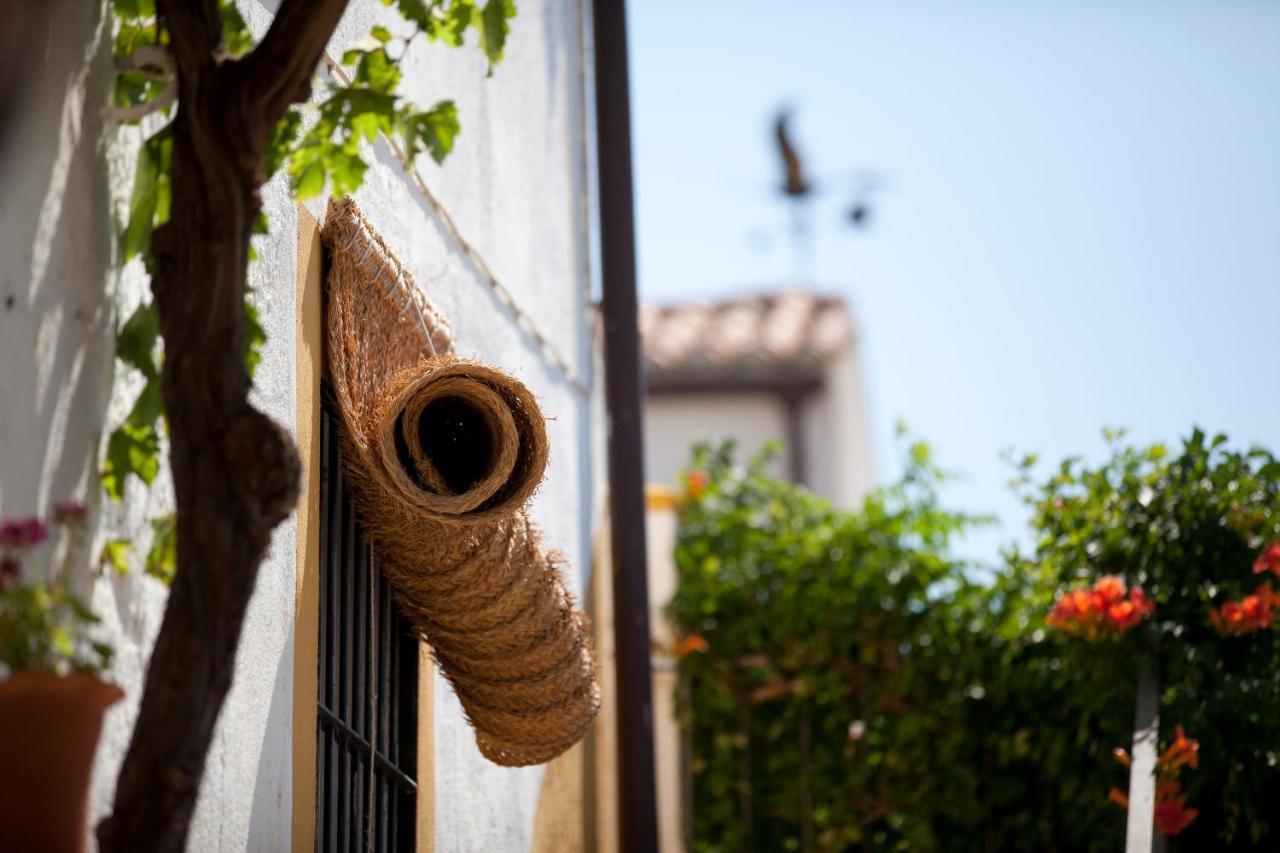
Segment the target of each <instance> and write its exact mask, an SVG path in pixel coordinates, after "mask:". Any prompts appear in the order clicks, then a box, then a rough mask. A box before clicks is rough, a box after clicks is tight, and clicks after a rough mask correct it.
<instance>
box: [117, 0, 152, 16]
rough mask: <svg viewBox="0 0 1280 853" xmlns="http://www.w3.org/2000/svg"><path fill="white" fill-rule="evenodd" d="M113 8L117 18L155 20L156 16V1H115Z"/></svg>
mask: <svg viewBox="0 0 1280 853" xmlns="http://www.w3.org/2000/svg"><path fill="white" fill-rule="evenodd" d="M111 8H112V10H113V11H114V12H115V14H116V17H117V18H124V19H131V18H154V17H155V15H156V4H155V0H113V2H112V4H111Z"/></svg>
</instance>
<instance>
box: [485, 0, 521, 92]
mask: <svg viewBox="0 0 1280 853" xmlns="http://www.w3.org/2000/svg"><path fill="white" fill-rule="evenodd" d="M515 15H516V3H515V0H489V2H487V3H485V4H484V9H483V10H482V11H481V12H480V18H481V21H482V23H483V25H482V26H481V28H480V47H481V49H482V50H484V55H485V56H487V57H489V73H490V74H492V73H493V66H495V65H497V64H498V63H499V62H501V61H502V51H503V49H504V48H505V47H506V45H507V34H508V33H510V32H511V27H510V25H509V24H508V23H507V21H509V20H510V19H511V18H514V17H515Z"/></svg>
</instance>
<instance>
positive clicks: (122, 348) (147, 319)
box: [116, 302, 160, 379]
mask: <svg viewBox="0 0 1280 853" xmlns="http://www.w3.org/2000/svg"><path fill="white" fill-rule="evenodd" d="M159 337H160V315H159V314H158V313H157V312H156V308H155V306H154V305H152V304H151V303H150V302H147V303H144V304H142V305H139V306H138V307H137V308H136V309H134V312H133V313H132V314H131V315H129V319H128V320H126V321H125V324H124V326H123V327H122V328H121V329H120V331H119V332H118V333H117V334H116V357H117V358H119V359H120V360H121V361H123V362H124V363H125V364H128V365H131V366H132V367H135V368H137V369H138V370H140V371H142V375H143V376H145V377H147V378H148V379H155V378H157V377H159V375H160V371H159V368H158V367H157V365H156V358H155V351H156V341H157V340H158V339H159Z"/></svg>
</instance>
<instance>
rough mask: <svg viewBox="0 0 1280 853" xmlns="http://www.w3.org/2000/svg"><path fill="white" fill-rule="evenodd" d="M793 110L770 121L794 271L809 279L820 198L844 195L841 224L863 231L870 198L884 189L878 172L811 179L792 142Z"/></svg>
mask: <svg viewBox="0 0 1280 853" xmlns="http://www.w3.org/2000/svg"><path fill="white" fill-rule="evenodd" d="M791 115H792V110H791V108H790V107H789V106H783V107H782V108H780V109H779V110H778V113H777V115H776V116H775V118H774V121H773V137H774V142H775V144H776V146H777V151H778V156H779V158H780V159H781V161H782V183H781V184H779V185H778V187H777V189H778V191H779V192H780V193H781V195H782V197H783V200H784V201H785V202H786V203H787V205H788V207H789V208H790V210H791V243H792V251H793V254H794V258H795V264H796V269H797V272H798V273H799V274H800V275H801V276H802V277H806V278H812V274H813V268H814V238H813V227H812V225H813V208H814V202H815V201H816V200H817V199H818V198H819V197H820V196H823V195H830V194H834V193H837V192H842V191H843V192H844V193H847V194H848V195H847V196H846V198H847V200H846V201H844V202H843V208H844V210H843V217H842V218H843V222H844V224H845V225H846V226H848V227H851V228H858V229H861V228H866V227H867V226H868V224H869V223H870V220H871V212H872V204H871V200H872V196H873V195H874V194H875V193H876V192H877V191H878V190H880V189H882V188H883V186H884V180H883V177H882V175H881V174H880V173H879V172H876V171H874V170H870V169H855V170H852V171H846V172H843V173H839V174H835V175H828V176H825V177H823V178H818V179H814V178H812V177H811V176H810V175H809V173H808V172H807V170H806V168H805V163H804V160H803V158H802V157H801V155H800V152H799V150H797V148H796V145H795V142H794V141H793V140H792V135H791V129H790V121H791Z"/></svg>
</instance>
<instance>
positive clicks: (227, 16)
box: [218, 0, 254, 56]
mask: <svg viewBox="0 0 1280 853" xmlns="http://www.w3.org/2000/svg"><path fill="white" fill-rule="evenodd" d="M218 12H219V13H220V14H221V16H222V46H223V48H224V49H225V50H226V51H227V53H228V54H229V55H231V56H241V55H243V54H246V53H248V52H249V51H250V50H252V49H253V45H254V39H253V33H252V32H250V30H249V25H248V24H246V23H245V21H244V17H243V16H242V15H241V14H240V10H239V9H237V8H236V4H235V3H234V2H233V0H222V2H221V3H219V4H218Z"/></svg>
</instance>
